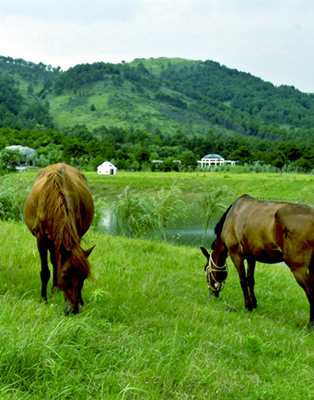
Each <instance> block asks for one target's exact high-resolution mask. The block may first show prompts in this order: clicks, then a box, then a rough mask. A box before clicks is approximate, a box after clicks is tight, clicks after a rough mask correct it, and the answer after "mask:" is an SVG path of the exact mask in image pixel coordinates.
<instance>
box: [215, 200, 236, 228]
mask: <svg viewBox="0 0 314 400" xmlns="http://www.w3.org/2000/svg"><path fill="white" fill-rule="evenodd" d="M231 207H232V204H231V206H230V207H229V208H228V209H227V210H226V211H225V212H224V213H223V215H222V217H221V218H220V220H219V222H218V223H217V225H216V226H215V234H216V236H220V235H221V232H222V228H223V226H224V223H225V220H226V217H227V214H228V212H229V210H230V208H231Z"/></svg>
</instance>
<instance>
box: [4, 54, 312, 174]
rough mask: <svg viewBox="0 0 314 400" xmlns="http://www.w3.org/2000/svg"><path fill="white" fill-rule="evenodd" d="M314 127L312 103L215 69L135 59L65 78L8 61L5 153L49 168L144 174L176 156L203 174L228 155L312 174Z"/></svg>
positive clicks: (288, 90)
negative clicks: (29, 151)
mask: <svg viewBox="0 0 314 400" xmlns="http://www.w3.org/2000/svg"><path fill="white" fill-rule="evenodd" d="M313 126H314V95H313V94H306V93H302V92H300V91H299V90H297V89H295V88H294V87H292V86H279V87H276V86H274V85H273V84H272V83H270V82H264V81H263V80H262V79H260V78H257V77H254V76H252V75H251V74H248V73H244V72H240V71H238V70H235V69H230V68H227V67H226V66H223V65H220V64H219V63H217V62H213V61H210V60H207V61H195V60H185V59H178V58H158V59H153V58H150V59H136V60H134V61H133V62H131V63H125V62H122V63H121V64H110V63H104V62H97V63H93V64H80V65H77V66H75V67H73V68H70V69H68V70H67V71H61V70H60V68H53V67H52V66H50V65H48V66H47V65H44V64H42V63H40V64H34V63H31V62H28V61H24V60H21V59H19V60H16V59H12V58H9V57H0V129H1V130H2V131H1V137H0V147H1V148H3V147H5V146H7V145H11V144H16V143H20V144H23V145H26V146H31V147H34V148H36V149H38V151H39V152H40V153H41V154H42V155H43V156H44V155H45V160H46V161H45V162H48V161H49V162H53V161H58V159H62V160H68V161H70V160H71V159H75V160H76V161H75V163H76V164H77V165H78V166H82V165H83V164H84V165H87V164H90V163H91V162H93V163H94V165H97V163H98V162H99V161H100V160H101V159H110V160H114V161H115V162H118V163H119V165H120V168H126V169H128V168H140V169H141V168H142V162H143V161H147V162H148V161H150V160H151V159H161V160H166V159H168V158H169V157H170V158H172V160H173V158H174V159H180V160H181V158H184V159H185V161H184V163H185V165H186V166H195V165H196V161H195V160H196V159H199V157H202V156H203V155H205V154H207V153H219V154H221V155H222V156H223V157H225V158H227V157H229V158H231V159H235V160H237V161H239V162H240V163H254V162H257V161H258V162H259V163H264V164H272V165H273V166H275V167H278V168H282V167H283V166H285V165H286V166H288V167H289V168H290V167H291V166H292V167H293V168H295V167H297V168H299V170H300V171H303V170H304V171H311V170H312V169H313V168H314V151H313V144H314V143H313V142H314V128H313ZM8 129H10V130H9V131H8ZM25 130H26V131H27V132H23V131H25ZM29 131H31V133H30V132H29ZM56 132H57V133H56ZM60 134H61V136H60ZM93 141H94V142H93ZM43 144H44V146H46V148H45V149H43V147H44V146H43ZM47 144H49V145H50V144H51V145H52V144H53V145H54V146H55V147H53V148H51V147H49V149H48V148H47ZM38 146H39V147H38ZM52 150H53V154H58V156H54V157H50V155H51V154H52V153H51V151H52ZM144 153H145V154H144ZM182 154H183V155H182ZM48 156H49V157H48ZM82 157H84V160H85V161H84V163H83V164H82V162H81V161H78V160H79V159H81V158H82ZM96 157H98V159H97V160H96ZM180 157H181V158H180ZM117 160H118V161H117ZM119 160H120V161H121V162H120V161H119ZM172 160H170V161H169V163H170V164H169V165H171V166H173V162H172ZM126 161H127V162H126ZM71 162H74V161H71ZM134 162H136V163H137V164H136V165H137V167H135V164H134ZM43 165H44V164H43ZM167 168H168V167H167ZM169 168H170V167H169Z"/></svg>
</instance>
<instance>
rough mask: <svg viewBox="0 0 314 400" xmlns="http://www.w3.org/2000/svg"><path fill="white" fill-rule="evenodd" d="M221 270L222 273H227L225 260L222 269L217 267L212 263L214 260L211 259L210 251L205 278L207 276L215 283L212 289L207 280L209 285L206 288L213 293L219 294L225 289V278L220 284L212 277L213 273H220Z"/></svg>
mask: <svg viewBox="0 0 314 400" xmlns="http://www.w3.org/2000/svg"><path fill="white" fill-rule="evenodd" d="M212 264H213V265H214V267H215V268H212ZM223 269H224V271H223V272H226V273H228V264H227V259H226V260H225V263H224V265H223V266H222V267H219V265H217V264H216V263H215V262H214V260H213V258H212V251H211V253H210V255H209V262H208V265H207V268H206V273H207V276H208V275H209V276H210V277H211V278H212V279H213V280H214V281H215V283H214V287H212V286H211V285H210V279H209V283H208V288H209V289H211V290H213V291H214V292H220V291H221V290H222V289H223V288H224V287H225V282H226V279H227V277H226V278H225V279H224V280H223V281H222V282H218V281H217V280H216V278H215V277H214V275H213V272H222V270H223Z"/></svg>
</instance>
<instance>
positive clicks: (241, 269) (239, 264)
mask: <svg viewBox="0 0 314 400" xmlns="http://www.w3.org/2000/svg"><path fill="white" fill-rule="evenodd" d="M230 257H231V259H232V262H233V264H234V265H235V266H236V268H237V270H238V274H239V278H240V284H241V288H242V292H243V296H244V303H245V308H247V310H248V311H252V309H253V307H252V302H251V298H250V296H249V291H248V286H247V279H246V273H245V266H244V260H243V259H242V258H241V257H240V256H239V255H237V254H230Z"/></svg>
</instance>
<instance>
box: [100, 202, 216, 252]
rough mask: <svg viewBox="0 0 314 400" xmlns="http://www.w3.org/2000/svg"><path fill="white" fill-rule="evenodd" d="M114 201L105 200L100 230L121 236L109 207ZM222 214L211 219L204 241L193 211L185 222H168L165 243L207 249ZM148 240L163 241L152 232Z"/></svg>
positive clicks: (202, 229) (202, 227)
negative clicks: (105, 206)
mask: <svg viewBox="0 0 314 400" xmlns="http://www.w3.org/2000/svg"><path fill="white" fill-rule="evenodd" d="M115 200H116V199H114V198H112V199H109V200H107V204H108V206H107V209H106V210H105V211H104V212H103V215H102V218H101V222H100V228H102V229H103V230H104V231H105V232H106V233H108V234H110V235H115V236H121V235H122V232H121V229H120V227H119V225H118V221H117V216H116V215H115V213H114V212H112V211H110V205H111V204H112V203H113V202H114V201H115ZM186 202H187V204H188V205H189V206H191V202H190V201H186ZM222 214H223V212H221V213H220V214H219V215H218V216H216V217H214V218H213V219H212V223H211V224H210V227H209V229H208V231H207V234H206V237H205V240H204V241H203V237H204V233H205V227H204V225H203V223H202V220H201V219H200V216H199V215H197V212H196V211H195V210H194V211H193V212H190V213H189V214H188V217H187V218H186V219H185V220H182V219H178V220H176V221H172V222H170V223H169V226H168V228H167V242H168V243H173V244H177V245H185V246H191V247H200V246H204V247H206V248H208V249H209V248H210V247H211V243H212V242H213V240H214V239H215V234H214V227H215V225H216V223H217V221H218V220H219V218H220V217H221V215H222ZM149 238H150V239H158V240H160V241H162V240H163V237H162V233H161V231H156V232H154V233H153V234H151V235H150V237H149Z"/></svg>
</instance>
